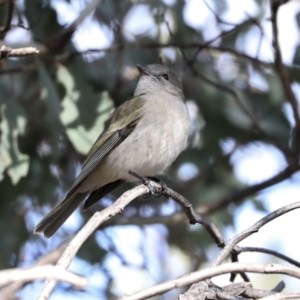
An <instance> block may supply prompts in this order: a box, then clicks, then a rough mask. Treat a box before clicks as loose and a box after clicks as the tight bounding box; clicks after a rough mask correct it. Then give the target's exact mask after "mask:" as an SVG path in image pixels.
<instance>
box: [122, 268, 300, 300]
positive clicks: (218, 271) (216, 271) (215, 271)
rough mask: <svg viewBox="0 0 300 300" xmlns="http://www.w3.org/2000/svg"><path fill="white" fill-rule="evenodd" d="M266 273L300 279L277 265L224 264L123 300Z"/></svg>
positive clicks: (294, 271)
mask: <svg viewBox="0 0 300 300" xmlns="http://www.w3.org/2000/svg"><path fill="white" fill-rule="evenodd" d="M239 272H250V273H264V274H285V275H289V276H292V277H295V278H299V279H300V270H299V269H297V268H294V267H287V266H282V265H277V264H268V265H259V264H244V263H243V264H242V263H231V264H224V265H222V266H216V267H212V268H209V269H205V270H201V271H197V272H193V273H190V274H188V275H185V276H182V277H180V278H177V279H174V280H170V281H167V282H164V283H162V284H158V285H156V286H153V287H151V288H148V289H144V290H142V291H140V292H137V293H134V294H132V295H130V296H125V297H122V298H121V299H122V300H140V299H146V298H149V297H153V296H155V295H160V294H162V293H165V292H168V291H170V290H173V289H176V288H179V287H182V286H186V285H190V284H193V283H195V282H199V281H203V280H206V279H210V278H212V277H214V276H218V275H222V274H227V273H239Z"/></svg>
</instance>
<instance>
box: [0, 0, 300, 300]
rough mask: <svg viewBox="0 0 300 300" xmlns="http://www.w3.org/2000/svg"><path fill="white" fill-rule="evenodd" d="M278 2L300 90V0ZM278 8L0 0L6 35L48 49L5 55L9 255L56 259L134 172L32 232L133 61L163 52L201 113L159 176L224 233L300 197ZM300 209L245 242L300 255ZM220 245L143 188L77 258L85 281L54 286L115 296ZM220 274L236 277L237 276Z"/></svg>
mask: <svg viewBox="0 0 300 300" xmlns="http://www.w3.org/2000/svg"><path fill="white" fill-rule="evenodd" d="M273 2H275V1H273ZM282 2H287V3H286V4H284V5H282V6H280V8H279V11H278V18H277V24H278V42H279V46H280V49H281V52H282V60H283V63H284V64H285V66H286V68H287V69H286V70H287V74H286V78H289V79H290V80H291V84H290V87H289V88H290V89H291V91H292V92H293V95H294V97H296V98H297V99H296V100H297V101H298V100H299V99H298V97H299V92H300V86H299V82H300V69H299V66H298V65H299V63H300V39H299V37H300V35H299V27H300V14H299V12H300V1H298V0H293V1H282ZM270 17H271V10H270V3H269V1H266V0H243V1H234V0H205V1H204V0H186V1H182V0H163V1H158V0H151V1H150V0H135V1H133V0H131V1H129V0H126V1H121V0H110V1H104V0H103V1H95V0H94V1H84V0H53V1H46V0H43V1H42V0H27V1H22V0H17V1H9V0H6V1H0V38H1V41H0V46H1V45H5V46H9V47H12V48H17V47H28V46H33V47H37V48H38V49H39V50H40V54H39V55H33V56H28V57H21V58H8V59H2V60H0V105H1V107H0V134H1V136H0V241H1V242H0V269H7V268H16V267H29V266H33V265H34V264H35V263H36V262H37V261H38V260H39V259H41V258H45V259H46V261H47V262H48V263H55V260H56V259H57V257H56V258H53V257H50V258H49V257H48V256H47V254H49V253H52V252H51V251H54V250H55V249H57V247H58V246H59V245H61V243H64V241H66V240H67V239H68V238H69V237H71V236H73V235H74V234H75V233H76V232H77V231H78V230H79V229H80V228H81V227H82V226H83V224H84V223H85V222H86V220H87V219H88V218H89V217H91V216H92V214H93V213H94V212H95V211H97V210H101V209H103V208H105V207H107V206H109V205H111V204H112V203H113V201H114V200H115V199H116V198H117V197H118V196H119V195H121V194H122V193H123V192H124V191H126V190H128V189H129V188H131V187H132V185H129V184H128V185H125V186H123V187H121V188H120V189H118V190H116V191H115V192H114V193H113V194H111V195H108V196H107V197H105V198H104V199H102V200H101V201H99V202H98V203H97V204H96V205H94V206H93V207H92V208H91V209H90V210H88V211H86V212H82V210H81V209H79V210H77V211H76V212H75V213H74V214H73V215H72V216H71V217H70V218H69V219H68V221H67V222H66V223H65V224H64V226H63V227H62V228H61V229H60V230H59V231H58V232H57V233H56V234H55V235H54V236H53V237H52V238H51V239H48V240H47V239H44V238H43V237H42V236H37V235H33V229H34V227H35V225H36V224H37V223H38V222H39V221H40V220H41V219H42V218H43V217H44V216H45V215H46V213H47V212H49V211H50V209H51V208H53V206H54V205H55V204H56V203H57V202H58V201H59V200H60V199H61V198H62V197H63V196H64V195H65V193H66V192H67V191H68V189H69V188H70V186H71V185H72V183H73V182H74V179H75V178H76V176H77V175H78V173H79V171H80V168H81V164H82V162H83V160H84V158H85V155H86V154H87V152H88V150H89V149H90V147H91V145H92V144H93V142H94V141H95V139H96V138H97V137H98V135H99V134H100V133H101V131H102V129H103V126H104V123H105V121H106V120H107V118H108V117H109V115H110V113H111V112H112V111H113V109H114V108H115V107H116V106H118V105H120V104H121V103H122V102H124V101H126V100H127V99H128V98H130V97H131V96H132V95H133V91H134V88H135V86H136V83H137V79H138V71H137V69H136V64H142V65H145V64H150V63H158V62H160V61H163V63H164V64H166V65H168V66H170V67H172V68H173V69H174V70H176V72H177V73H178V74H180V76H181V78H182V81H183V88H184V93H185V96H186V99H187V105H188V108H189V110H190V115H191V120H192V126H191V130H190V136H189V142H188V145H187V147H186V150H185V151H184V152H183V153H182V154H181V155H180V156H179V157H178V159H177V160H176V161H175V162H174V163H173V165H172V166H171V167H169V168H168V170H166V172H165V173H164V174H162V175H160V176H159V177H160V178H161V179H162V180H163V181H164V182H165V183H166V184H167V185H168V186H169V187H170V188H172V189H174V190H175V191H177V192H178V193H180V194H182V195H183V196H185V197H186V198H187V199H188V200H189V201H190V202H191V203H192V204H193V206H194V208H195V209H196V211H197V212H199V213H203V214H205V215H207V216H208V217H209V218H211V220H212V221H213V222H214V223H215V225H216V226H217V227H218V228H219V229H220V230H221V232H222V233H223V234H224V236H225V237H226V238H227V239H229V238H231V237H232V236H233V235H234V234H236V233H238V232H240V231H241V230H243V229H246V228H247V227H249V226H251V225H252V224H253V223H254V222H256V221H257V220H259V219H260V218H261V217H263V216H265V215H266V214H267V213H268V212H271V211H273V210H275V209H277V208H279V207H281V206H283V205H286V204H288V203H291V202H295V201H297V200H299V196H300V187H299V181H300V177H299V172H297V171H298V169H299V168H298V159H299V151H298V150H299V149H298V148H299V145H298V144H299V142H300V139H299V131H297V126H295V124H297V122H296V121H297V120H296V121H295V117H294V114H293V107H292V105H291V101H290V97H289V96H288V95H287V94H286V90H284V88H283V85H282V83H283V82H284V78H282V76H281V73H280V71H278V68H277V67H276V65H275V64H274V63H273V62H274V59H275V57H274V50H273V46H272V40H273V35H272V23H271V18H270ZM287 82H288V81H287ZM288 84H289V82H288ZM157 138H158V139H159V136H158V137H157ZM298 215H299V212H297V211H294V212H291V213H289V214H287V215H285V216H284V217H281V218H279V219H276V220H275V221H273V222H271V223H270V224H268V225H267V226H265V227H264V228H263V229H262V230H261V231H259V232H258V233H256V234H255V235H253V236H251V237H250V238H248V239H246V240H245V241H244V242H243V243H242V245H244V246H253V247H254V246H255V247H267V248H270V249H275V250H277V251H280V252H282V253H284V254H286V255H289V256H291V257H292V258H294V259H298V260H299V259H300V257H299V253H300V251H299V250H300V248H299V247H300V245H299V243H298V241H297V237H296V238H295V232H298V229H297V228H299V216H298ZM218 253H219V249H218V247H217V246H216V245H215V244H214V242H213V241H212V239H211V237H210V236H209V235H208V233H207V232H206V231H205V230H204V229H203V227H202V226H200V225H189V224H188V221H187V219H186V217H185V215H184V214H183V212H182V208H181V207H180V206H179V205H177V204H176V203H175V202H173V201H172V200H166V199H165V198H162V197H161V198H158V199H156V198H155V199H153V198H147V199H144V198H143V199H137V200H135V201H134V202H132V203H131V204H130V205H129V206H128V207H127V208H126V209H125V211H124V212H123V214H122V215H118V216H116V217H114V218H113V219H112V220H110V221H109V222H107V223H105V224H104V225H103V227H102V228H99V230H98V231H97V232H95V234H94V235H93V236H92V237H91V238H89V239H88V241H87V242H86V243H85V244H84V246H83V247H82V248H81V249H80V251H79V253H78V255H77V256H76V258H75V259H74V261H73V263H72V265H71V267H70V270H71V271H73V272H75V273H78V274H81V275H83V276H86V277H87V278H88V280H89V285H88V287H87V289H86V290H84V291H77V290H75V289H73V288H72V287H70V285H67V284H59V285H58V286H57V288H56V289H55V292H54V294H53V296H52V298H51V299H54V300H57V299H65V300H66V299H81V298H82V297H84V299H115V298H116V297H119V296H122V295H124V294H130V293H132V292H135V291H137V290H141V289H143V288H145V287H149V286H152V285H155V284H157V283H160V282H164V281H166V280H170V279H173V278H176V277H178V276H181V275H183V274H185V273H189V272H191V271H195V270H198V269H202V268H204V267H206V266H208V265H209V263H210V262H211V261H212V260H213V259H214V258H215V257H216V256H217V254H218ZM47 259H48V260H47ZM240 261H242V262H252V263H269V262H273V263H279V262H280V263H282V261H280V260H279V259H277V258H275V257H273V256H267V255H265V254H257V253H243V254H241V256H240ZM249 276H250V278H251V280H253V281H252V282H253V285H254V286H255V287H256V288H266V289H271V288H272V287H274V286H275V285H276V284H277V283H278V281H279V280H281V279H282V278H283V279H284V281H285V283H286V291H296V290H297V286H299V283H297V281H296V280H292V279H289V278H288V277H282V276H279V275H254V274H250V275H249ZM214 282H215V283H217V284H220V285H224V284H228V283H229V275H226V276H220V277H218V278H217V279H216V280H215V281H214ZM42 284H43V282H42V281H36V282H34V283H29V284H21V285H19V286H15V289H13V288H11V287H9V286H8V287H6V290H5V288H3V289H2V290H0V297H2V298H1V299H33V298H34V297H36V295H37V294H38V292H39V290H40V289H41V287H42ZM9 288H10V289H9ZM183 291H185V289H181V290H176V291H172V292H170V293H167V294H165V295H164V296H161V297H158V298H159V299H162V298H164V299H171V298H172V299H173V298H174V297H176V296H177V295H178V294H179V293H180V292H183ZM1 293H2V294H1ZM4 295H5V296H4ZM158 298H157V299H158Z"/></svg>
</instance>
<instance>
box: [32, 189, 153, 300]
mask: <svg viewBox="0 0 300 300" xmlns="http://www.w3.org/2000/svg"><path fill="white" fill-rule="evenodd" d="M153 185H154V183H153ZM156 186H158V184H157V183H156ZM147 193H149V189H148V187H146V186H145V185H139V186H137V187H135V188H133V189H131V190H129V191H127V192H125V193H124V194H123V195H122V196H121V197H120V198H119V199H118V200H117V201H116V202H114V204H113V205H111V206H110V207H108V208H106V209H104V210H102V211H101V212H96V213H95V214H94V215H93V216H92V217H91V218H90V219H89V221H88V222H87V223H86V224H85V225H84V226H83V228H82V229H81V230H80V231H79V232H78V233H77V234H76V235H75V237H74V238H73V239H72V241H71V242H70V244H69V245H68V247H67V248H66V250H65V251H64V253H63V254H62V256H61V258H60V259H59V261H58V263H57V266H56V267H57V268H59V270H63V269H66V268H68V267H69V265H70V263H71V261H72V259H73V258H74V256H75V255H76V253H77V251H78V250H79V249H80V247H81V246H82V245H83V243H84V242H85V241H86V240H87V238H88V237H89V236H90V235H91V234H92V233H93V232H94V231H95V230H96V229H97V228H98V227H99V226H100V224H102V223H103V222H105V221H106V220H108V219H110V218H112V217H113V216H115V215H117V214H120V213H122V212H123V210H124V208H125V207H126V205H128V204H129V203H130V202H131V201H133V200H134V199H135V198H137V197H139V196H142V195H146V194H147ZM56 284H57V280H55V279H47V281H46V282H45V284H44V286H43V288H42V290H41V292H40V295H39V296H38V300H45V299H48V298H49V297H50V295H51V293H52V291H53V289H54V288H55V286H56Z"/></svg>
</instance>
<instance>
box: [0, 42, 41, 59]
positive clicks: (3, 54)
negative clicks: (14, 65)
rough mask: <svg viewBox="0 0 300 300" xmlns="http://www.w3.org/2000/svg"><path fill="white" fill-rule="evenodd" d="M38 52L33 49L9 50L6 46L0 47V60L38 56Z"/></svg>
mask: <svg viewBox="0 0 300 300" xmlns="http://www.w3.org/2000/svg"><path fill="white" fill-rule="evenodd" d="M38 53H39V50H38V49H37V48H34V47H25V48H16V49H13V48H10V47H6V46H4V45H3V46H1V47H0V59H3V58H7V57H19V56H28V55H33V54H38Z"/></svg>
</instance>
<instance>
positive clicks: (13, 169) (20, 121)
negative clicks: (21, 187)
mask: <svg viewBox="0 0 300 300" xmlns="http://www.w3.org/2000/svg"><path fill="white" fill-rule="evenodd" d="M0 113H1V118H0V120H1V123H0V131H1V143H0V162H1V163H0V180H2V179H3V173H4V171H5V170H7V174H8V175H9V177H10V178H11V180H12V183H13V184H14V185H16V184H17V183H18V182H19V180H20V179H21V178H22V177H25V176H26V175H27V173H28V169H29V156H28V155H25V154H23V153H21V152H20V150H19V146H18V136H19V135H20V134H24V130H25V125H26V119H25V117H24V115H23V111H22V110H21V108H20V107H19V106H17V105H16V103H14V102H13V101H10V102H8V103H6V104H3V105H2V108H1V111H0Z"/></svg>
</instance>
